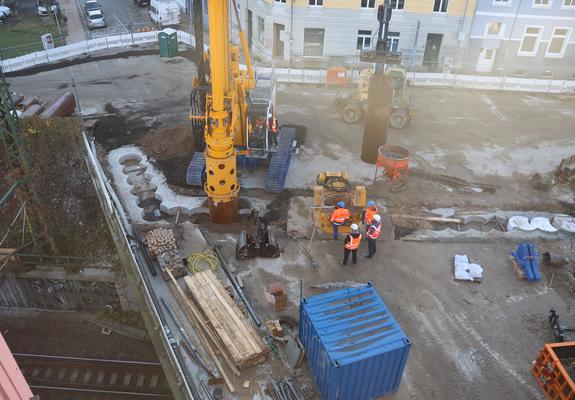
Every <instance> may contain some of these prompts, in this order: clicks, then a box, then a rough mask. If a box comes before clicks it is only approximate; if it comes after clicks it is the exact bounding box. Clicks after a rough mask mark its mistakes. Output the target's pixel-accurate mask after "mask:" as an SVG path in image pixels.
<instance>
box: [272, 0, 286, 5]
mask: <svg viewBox="0 0 575 400" xmlns="http://www.w3.org/2000/svg"><path fill="white" fill-rule="evenodd" d="M274 1H275V2H276V3H283V4H285V3H286V0H274Z"/></svg>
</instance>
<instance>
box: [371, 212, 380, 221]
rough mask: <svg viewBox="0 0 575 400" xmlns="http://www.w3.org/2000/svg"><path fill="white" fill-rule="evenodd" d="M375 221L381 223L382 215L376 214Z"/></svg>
mask: <svg viewBox="0 0 575 400" xmlns="http://www.w3.org/2000/svg"><path fill="white" fill-rule="evenodd" d="M373 219H374V220H376V221H377V222H379V221H381V215H379V214H375V215H374V216H373Z"/></svg>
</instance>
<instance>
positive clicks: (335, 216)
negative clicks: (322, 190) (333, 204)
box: [329, 208, 349, 225]
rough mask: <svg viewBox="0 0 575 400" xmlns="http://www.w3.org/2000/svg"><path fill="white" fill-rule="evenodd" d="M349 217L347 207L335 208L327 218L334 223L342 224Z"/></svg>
mask: <svg viewBox="0 0 575 400" xmlns="http://www.w3.org/2000/svg"><path fill="white" fill-rule="evenodd" d="M348 218H349V210H348V209H347V208H336V209H335V210H333V213H331V218H330V219H329V220H330V221H331V222H333V223H334V224H336V225H342V224H343V223H344V222H345V221H346V220H347V219H348Z"/></svg>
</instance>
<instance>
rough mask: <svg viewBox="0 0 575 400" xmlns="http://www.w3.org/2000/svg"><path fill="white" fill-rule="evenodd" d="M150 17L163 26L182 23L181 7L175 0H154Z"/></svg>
mask: <svg viewBox="0 0 575 400" xmlns="http://www.w3.org/2000/svg"><path fill="white" fill-rule="evenodd" d="M150 18H151V19H152V21H154V22H156V23H158V24H159V25H160V26H162V27H164V26H170V25H177V24H179V23H180V7H179V6H178V3H176V2H175V1H173V0H152V2H151V3H150Z"/></svg>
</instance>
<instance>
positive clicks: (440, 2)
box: [433, 0, 449, 12]
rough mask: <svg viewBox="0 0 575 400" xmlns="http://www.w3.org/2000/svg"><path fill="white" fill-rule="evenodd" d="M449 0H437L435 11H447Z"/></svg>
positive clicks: (434, 6)
mask: <svg viewBox="0 0 575 400" xmlns="http://www.w3.org/2000/svg"><path fill="white" fill-rule="evenodd" d="M448 1H449V0H435V3H434V4H433V12H447V3H448Z"/></svg>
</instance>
